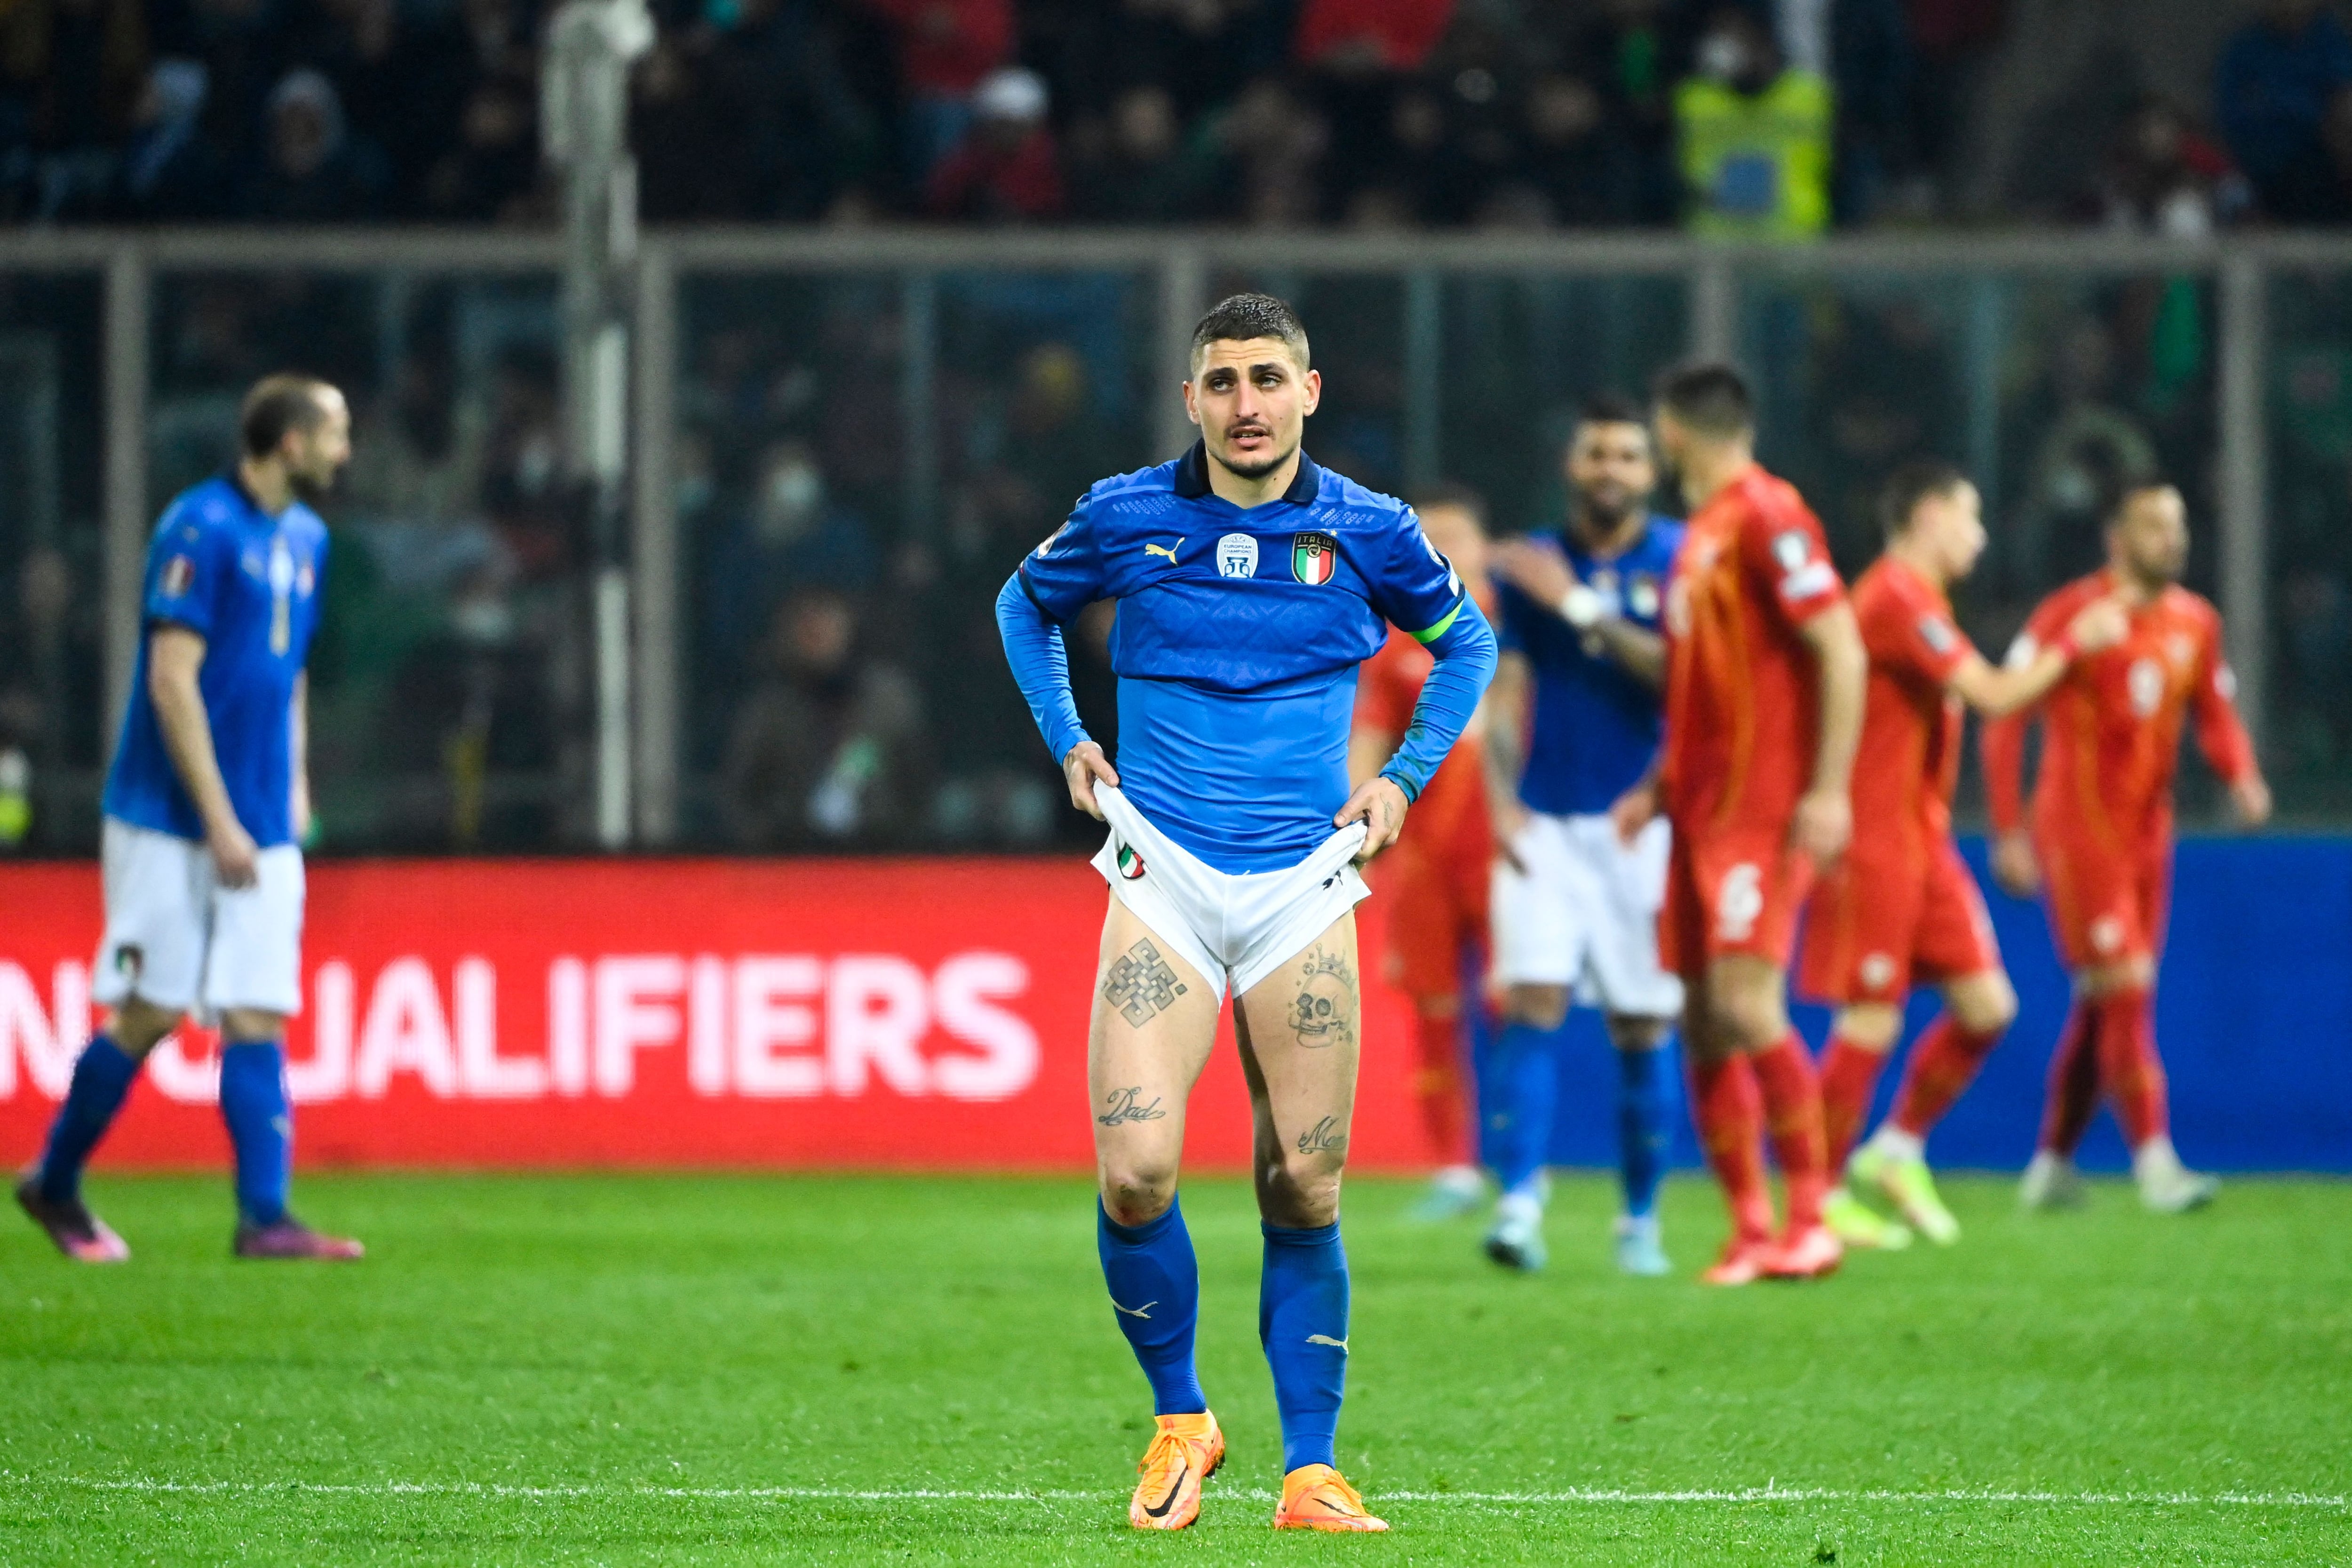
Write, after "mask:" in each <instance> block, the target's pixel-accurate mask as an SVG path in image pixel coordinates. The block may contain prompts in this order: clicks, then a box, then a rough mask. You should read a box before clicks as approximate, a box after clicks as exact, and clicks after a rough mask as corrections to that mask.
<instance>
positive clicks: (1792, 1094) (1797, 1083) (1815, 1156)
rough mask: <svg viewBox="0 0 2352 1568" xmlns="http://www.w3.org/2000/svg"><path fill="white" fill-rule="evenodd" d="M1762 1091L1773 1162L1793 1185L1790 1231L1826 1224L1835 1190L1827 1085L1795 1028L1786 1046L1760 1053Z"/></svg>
mask: <svg viewBox="0 0 2352 1568" xmlns="http://www.w3.org/2000/svg"><path fill="white" fill-rule="evenodd" d="M1753 1059H1754V1062H1755V1067H1756V1083H1757V1087H1758V1088H1759V1089H1762V1090H1763V1096H1764V1127H1765V1131H1768V1132H1769V1133H1770V1134H1771V1137H1772V1155H1773V1158H1775V1159H1777V1160H1779V1161H1780V1176H1781V1179H1782V1180H1783V1181H1785V1182H1786V1183H1787V1184H1788V1185H1789V1228H1790V1230H1792V1231H1798V1230H1806V1229H1809V1228H1811V1226H1817V1225H1819V1224H1821V1222H1822V1197H1823V1196H1824V1195H1826V1194H1827V1193H1828V1192H1829V1186H1830V1165H1829V1149H1828V1143H1827V1141H1826V1140H1825V1139H1824V1138H1823V1136H1822V1085H1821V1079H1819V1078H1818V1077H1816V1076H1815V1074H1814V1072H1813V1058H1811V1056H1809V1055H1807V1054H1806V1051H1805V1042H1804V1041H1802V1040H1801V1039H1799V1038H1798V1037H1797V1031H1795V1030H1794V1029H1791V1030H1790V1031H1789V1032H1788V1033H1787V1034H1786V1035H1784V1036H1782V1037H1781V1038H1780V1044H1778V1045H1776V1046H1774V1047H1771V1048H1770V1049H1769V1050H1761V1051H1758V1052H1756V1053H1755V1055H1754V1058H1753Z"/></svg>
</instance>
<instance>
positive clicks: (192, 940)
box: [90, 817, 303, 1023]
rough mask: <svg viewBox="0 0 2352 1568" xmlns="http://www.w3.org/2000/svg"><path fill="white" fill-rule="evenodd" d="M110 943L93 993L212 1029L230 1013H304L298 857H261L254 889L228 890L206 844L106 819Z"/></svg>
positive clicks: (284, 850) (103, 841)
mask: <svg viewBox="0 0 2352 1568" xmlns="http://www.w3.org/2000/svg"><path fill="white" fill-rule="evenodd" d="M99 860H100V869H101V872H102V875H103V878H104V881H105V886H106V935H105V937H104V938H103V939H102V940H101V941H100V943H99V948H98V966H97V972H96V973H95V974H93V975H92V977H91V984H90V992H91V994H92V995H94V996H96V997H97V998H98V1000H99V1001H100V1002H102V1003H104V1004H106V1005H108V1006H110V1007H113V1006H120V1005H121V1004H122V1003H124V1002H126V1001H128V1000H130V999H131V997H133V996H136V997H138V998H139V999H140V1000H141V1001H142V1002H146V1003H150V1004H152V1005H155V1006H158V1007H163V1008H166V1009H168V1010H170V1011H172V1012H175V1013H183V1012H194V1013H195V1014H196V1015H197V1016H198V1017H199V1018H200V1019H201V1020H202V1021H204V1022H205V1023H212V1022H215V1021H217V1019H218V1018H219V1016H220V1014H221V1012H222V1011H223V1010H224V1009H226V1008H229V1007H251V1008H254V1009H256V1010H258V1011H262V1012H268V1013H279V1014H283V1015H285V1016H289V1017H290V1016H293V1015H295V1014H297V1013H299V1012H300V1011H301V1010H302V973H301V970H302V898H303V876H302V851H301V850H300V849H299V847H296V846H294V845H291V844H280V845H277V846H274V847H270V848H268V849H264V850H263V851H262V852H261V854H260V857H259V861H258V865H259V874H258V875H257V877H256V879H255V880H254V883H253V885H252V886H251V887H247V888H224V887H222V886H220V885H219V883H218V881H217V880H216V879H215V873H214V870H213V858H212V856H211V854H210V853H209V852H207V851H206V850H205V847H204V846H203V845H202V844H198V843H195V842H193V841H192V840H189V839H185V838H179V837H173V835H171V834H169V833H158V832H156V831H154V830H153V829H152V828H146V827H134V826H131V824H129V823H127V822H118V821H116V820H114V819H113V818H112V817H109V818H107V820H106V824H105V826H104V828H103V829H102V831H101V833H100V838H99Z"/></svg>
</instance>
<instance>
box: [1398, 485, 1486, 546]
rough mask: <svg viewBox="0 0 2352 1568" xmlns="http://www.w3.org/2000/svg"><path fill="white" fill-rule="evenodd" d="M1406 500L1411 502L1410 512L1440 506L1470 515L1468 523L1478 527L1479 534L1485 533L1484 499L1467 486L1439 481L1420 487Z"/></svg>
mask: <svg viewBox="0 0 2352 1568" xmlns="http://www.w3.org/2000/svg"><path fill="white" fill-rule="evenodd" d="M1406 499H1407V500H1410V501H1412V510H1415V511H1416V512H1422V511H1427V510H1430V509H1431V508H1432V507H1441V506H1450V507H1452V508H1453V509H1454V510H1456V511H1462V512H1467V513H1469V515H1470V521H1473V522H1475V523H1476V524H1477V525H1478V531H1479V532H1481V533H1484V532H1486V529H1487V523H1486V497H1485V496H1483V495H1480V494H1479V493H1478V492H1477V491H1476V490H1475V489H1471V488H1470V487H1469V486H1468V485H1465V484H1457V483H1455V482H1454V481H1453V480H1450V479H1448V480H1441V481H1440V482H1439V483H1437V484H1433V485H1423V486H1422V487H1421V488H1420V489H1416V490H1414V491H1413V492H1412V495H1410V496H1408V497H1407V498H1406Z"/></svg>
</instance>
